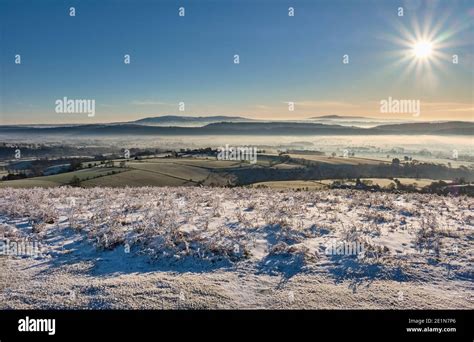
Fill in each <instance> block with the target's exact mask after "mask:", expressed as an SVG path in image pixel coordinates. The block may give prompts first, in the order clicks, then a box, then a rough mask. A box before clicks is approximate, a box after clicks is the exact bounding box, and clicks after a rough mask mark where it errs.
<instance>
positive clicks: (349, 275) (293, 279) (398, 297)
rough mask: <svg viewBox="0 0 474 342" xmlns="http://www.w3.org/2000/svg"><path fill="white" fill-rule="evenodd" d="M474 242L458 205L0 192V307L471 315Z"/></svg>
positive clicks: (356, 195)
mask: <svg viewBox="0 0 474 342" xmlns="http://www.w3.org/2000/svg"><path fill="white" fill-rule="evenodd" d="M473 229H474V201H473V200H472V198H469V197H463V196H460V197H441V196H437V195H428V194H416V193H410V194H407V193H406V194H405V193H404V194H396V193H372V192H364V191H355V190H321V191H293V190H289V189H284V190H275V189H260V188H258V189H257V188H208V187H196V188H190V187H174V188H170V187H161V188H158V187H141V188H85V189H84V188H71V187H59V188H35V189H13V188H2V189H0V241H2V243H3V244H2V245H1V246H0V247H2V248H0V266H1V273H0V303H1V304H0V307H1V308H2V309H10V308H14V309H20V308H27V309H37V308H38V309H46V308H54V309H61V308H90V309H119V308H125V309H139V308H152V309H203V308H204V309H216V308H224V309H228V308H235V309H247V308H277V309H283V308H293V309H298V308H308V309H309V308H313V309H356V308H376V309H402V308H417V309H420V308H434V309H445V308H446V309H447V308H453V309H454V308H459V309H469V308H471V309H472V308H473V307H474V291H473V290H474V282H473V281H474V267H473V265H474V264H473V255H472V252H473V250H474V249H473V247H474V230H473ZM19 246H26V247H28V246H29V247H31V246H38V249H37V250H34V251H31V250H28V249H27V248H26V249H21V248H19Z"/></svg>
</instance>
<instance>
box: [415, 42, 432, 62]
mask: <svg viewBox="0 0 474 342" xmlns="http://www.w3.org/2000/svg"><path fill="white" fill-rule="evenodd" d="M432 50H433V44H432V43H430V42H427V41H420V42H417V43H416V44H415V46H414V47H413V52H414V53H415V56H416V58H428V57H429V56H430V55H431V52H432Z"/></svg>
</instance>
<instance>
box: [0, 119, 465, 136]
mask: <svg viewBox="0 0 474 342" xmlns="http://www.w3.org/2000/svg"><path fill="white" fill-rule="evenodd" d="M0 134H14V135H19V134H26V135H30V134H31V135H33V134H39V135H40V134H42V135H45V134H57V135H84V136H86V135H94V136H100V135H168V136H169V135H267V136H268V135H274V136H280V135H295V136H298V135H305V136H308V135H384V134H390V135H422V134H423V135H474V123H473V122H462V121H457V122H433V123H404V124H396V125H392V124H390V125H379V126H376V127H371V128H361V127H348V126H342V125H334V124H322V123H308V122H218V123H211V124H208V125H205V126H202V127H169V126H166V127H163V126H153V125H141V124H132V123H126V124H113V125H108V124H92V125H76V126H62V127H61V126H55V127H28V126H0Z"/></svg>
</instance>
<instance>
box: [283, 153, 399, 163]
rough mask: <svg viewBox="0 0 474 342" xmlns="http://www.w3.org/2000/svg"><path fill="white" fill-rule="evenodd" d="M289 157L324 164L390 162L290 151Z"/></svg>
mask: <svg viewBox="0 0 474 342" xmlns="http://www.w3.org/2000/svg"><path fill="white" fill-rule="evenodd" d="M289 156H290V157H291V158H294V159H306V160H311V161H314V162H320V163H325V164H332V165H338V164H339V165H340V164H343V165H362V164H365V165H378V164H388V163H391V161H390V162H388V161H387V160H383V159H372V158H359V157H348V158H344V157H330V156H321V155H316V154H295V153H292V154H290V155H289Z"/></svg>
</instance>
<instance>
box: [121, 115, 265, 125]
mask: <svg viewBox="0 0 474 342" xmlns="http://www.w3.org/2000/svg"><path fill="white" fill-rule="evenodd" d="M252 121H256V120H253V119H248V118H244V117H241V116H224V115H219V116H179V115H163V116H155V117H148V118H144V119H139V120H136V121H131V122H129V123H132V124H139V125H153V126H199V125H200V126H203V125H207V124H210V123H215V122H252Z"/></svg>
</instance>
